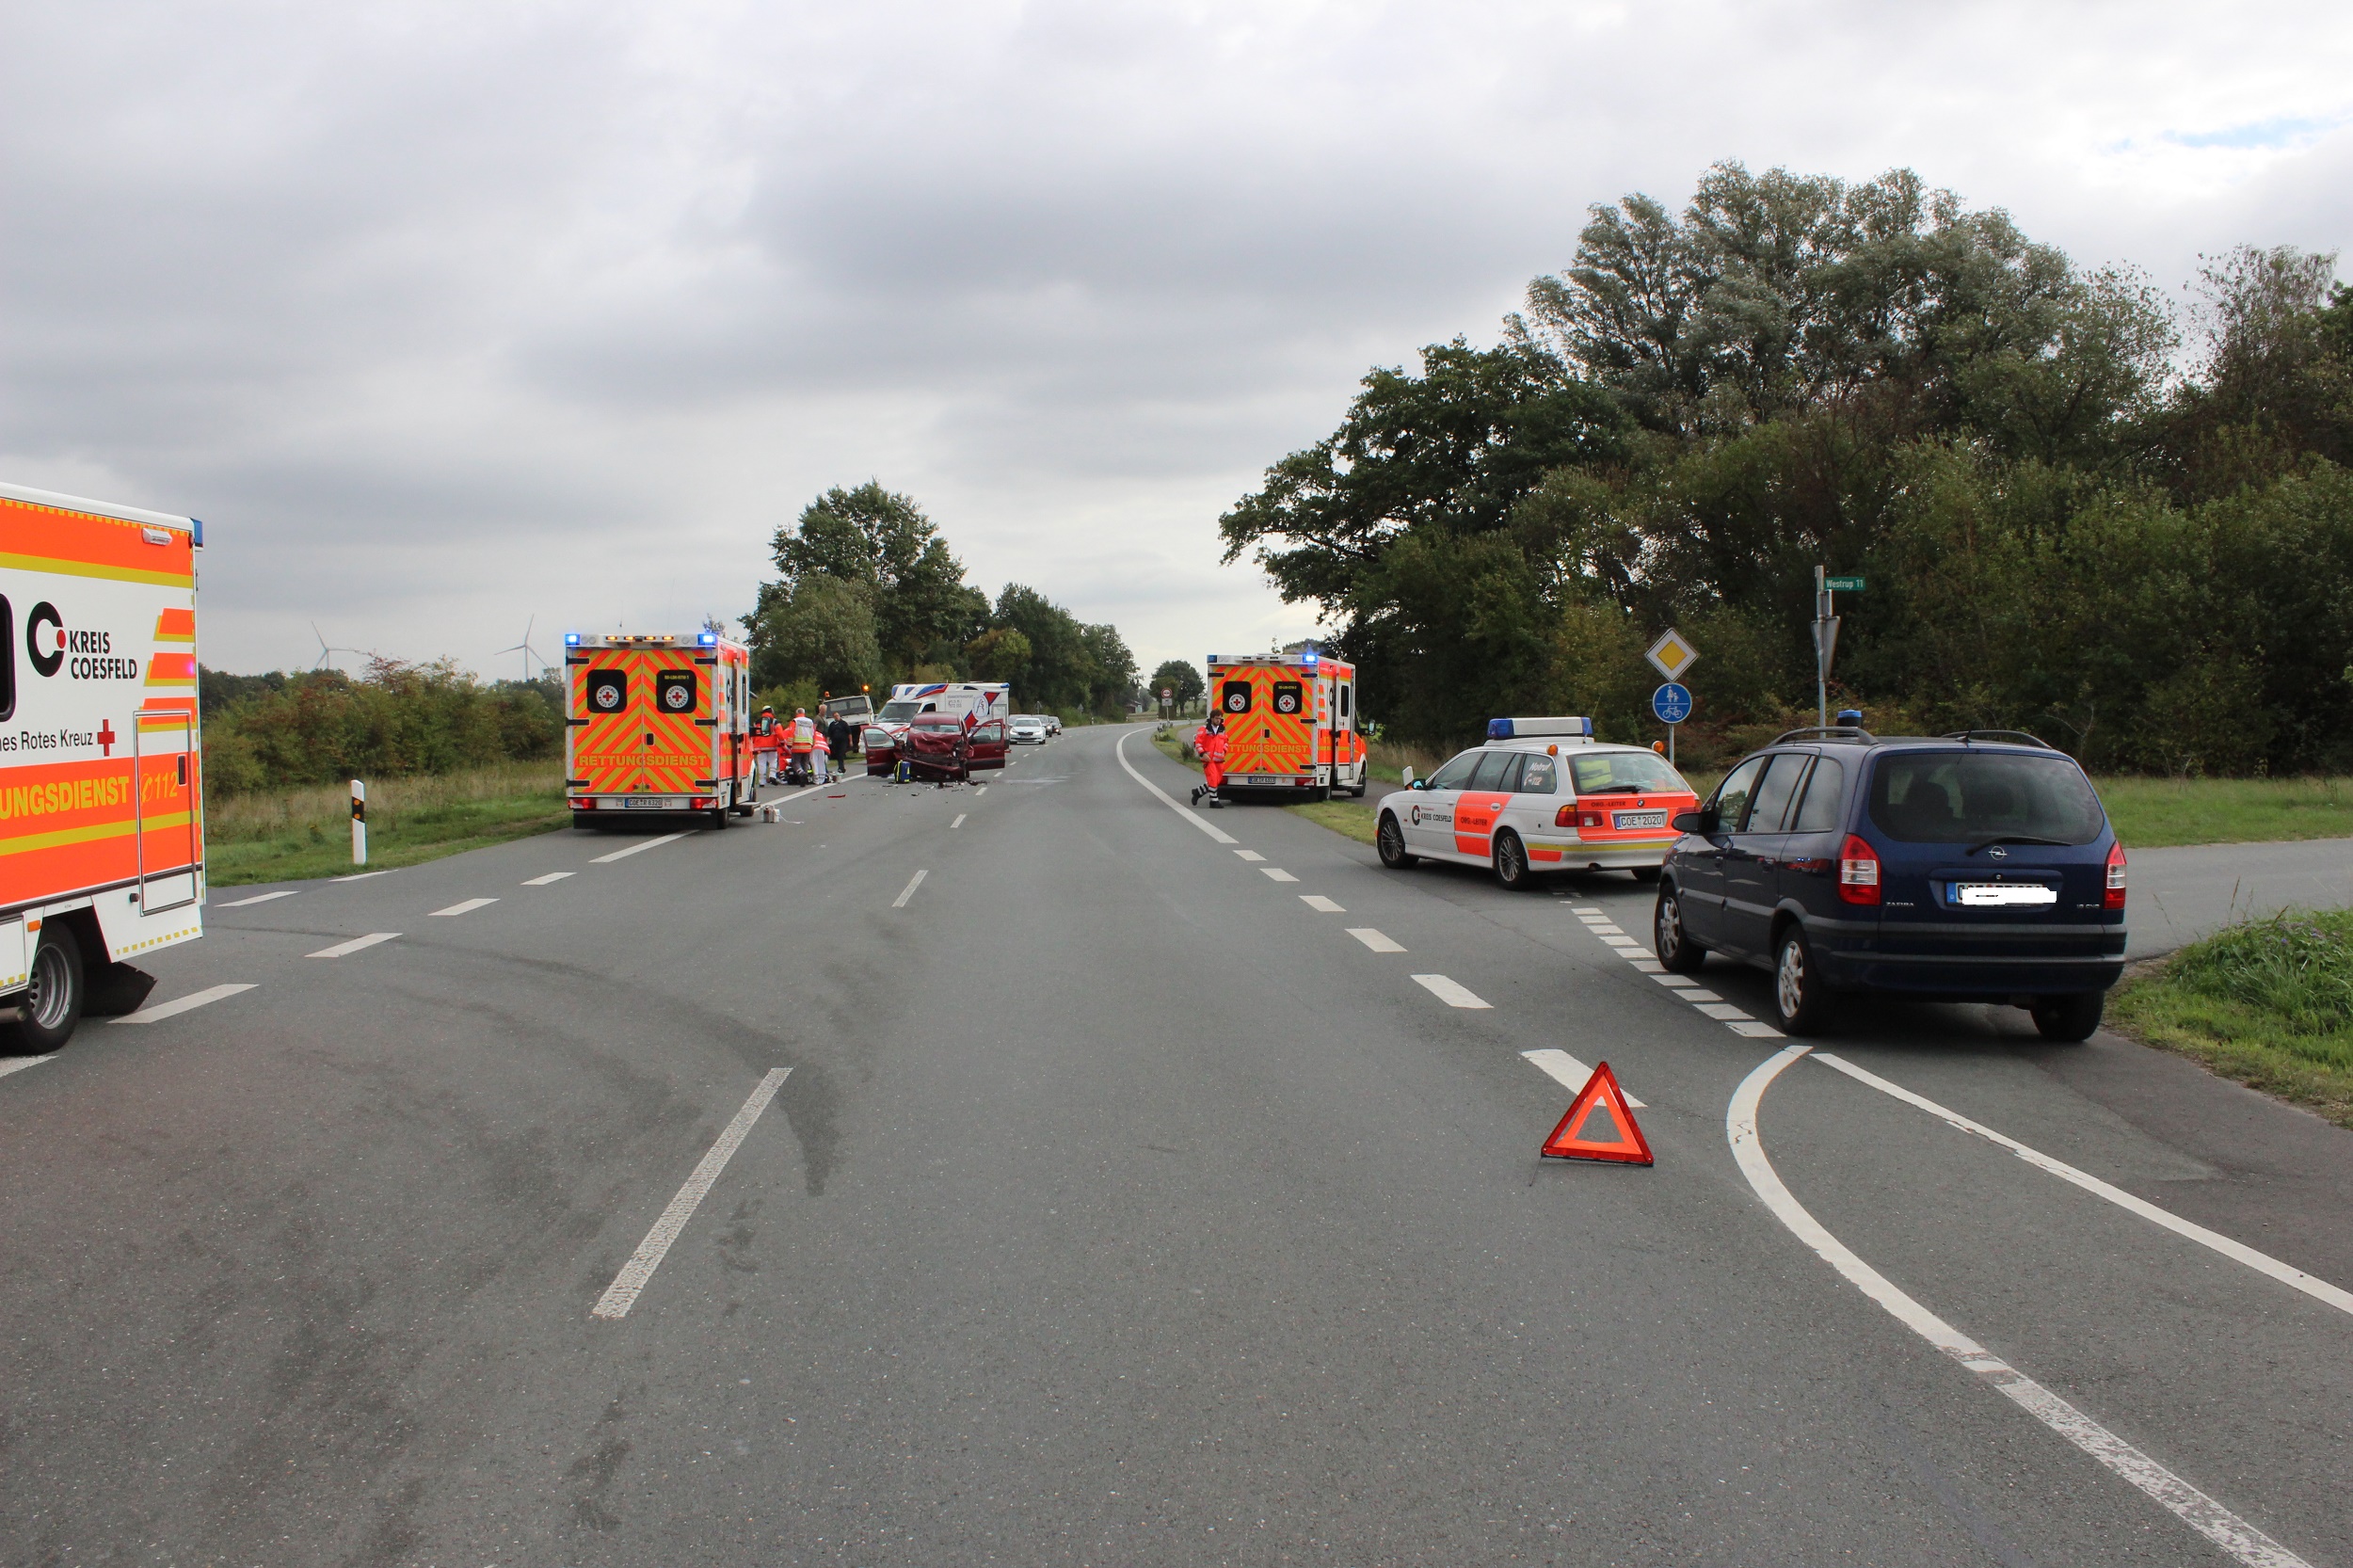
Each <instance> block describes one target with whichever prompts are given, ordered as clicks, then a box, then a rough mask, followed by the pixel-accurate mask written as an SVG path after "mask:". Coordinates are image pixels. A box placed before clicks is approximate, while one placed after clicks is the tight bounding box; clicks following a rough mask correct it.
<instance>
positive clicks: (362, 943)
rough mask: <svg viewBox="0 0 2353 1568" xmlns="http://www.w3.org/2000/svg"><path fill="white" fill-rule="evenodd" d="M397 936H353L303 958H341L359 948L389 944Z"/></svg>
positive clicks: (391, 933) (376, 933)
mask: <svg viewBox="0 0 2353 1568" xmlns="http://www.w3.org/2000/svg"><path fill="white" fill-rule="evenodd" d="M399 935H400V933H399V932H397V931H371V932H369V933H368V934H367V935H366V936H354V937H353V938H352V939H351V940H350V941H348V942H337V943H336V944H335V945H334V946H333V947H331V948H321V949H319V950H318V952H312V953H305V954H304V955H303V956H305V957H307V958H341V957H342V956H344V954H345V953H347V952H359V951H360V949H361V948H372V947H374V946H376V943H378V942H389V941H391V940H392V938H393V937H395V936H399Z"/></svg>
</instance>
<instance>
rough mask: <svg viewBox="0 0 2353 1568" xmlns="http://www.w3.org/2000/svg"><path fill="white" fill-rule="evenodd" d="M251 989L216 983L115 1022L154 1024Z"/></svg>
mask: <svg viewBox="0 0 2353 1568" xmlns="http://www.w3.org/2000/svg"><path fill="white" fill-rule="evenodd" d="M251 989H253V987H252V986H251V985H250V984H237V985H215V986H213V987H212V988H211V989H209V990H203V991H192V992H190V993H189V994H188V995H186V996H184V997H179V998H175V999H174V1000H170V1001H159V1002H157V1003H156V1004H155V1005H154V1006H152V1007H142V1008H140V1009H139V1010H138V1011H137V1012H136V1013H126V1014H124V1015H123V1016H121V1017H120V1018H117V1019H116V1020H115V1022H117V1023H119V1024H152V1023H155V1022H158V1021H160V1020H162V1019H165V1018H168V1017H172V1016H176V1015H178V1014H182V1013H187V1012H192V1011H194V1010H195V1009H197V1008H199V1007H202V1006H204V1005H205V1004H206V1003H208V1002H216V1001H218V1000H221V999H222V998H223V997H233V996H235V995H236V994H237V993H238V992H239V991H250V990H251Z"/></svg>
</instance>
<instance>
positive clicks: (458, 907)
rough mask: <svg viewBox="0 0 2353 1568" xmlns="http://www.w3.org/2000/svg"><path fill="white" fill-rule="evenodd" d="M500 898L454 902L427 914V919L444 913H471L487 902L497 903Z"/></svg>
mask: <svg viewBox="0 0 2353 1568" xmlns="http://www.w3.org/2000/svg"><path fill="white" fill-rule="evenodd" d="M497 902H498V900H496V899H494V898H470V899H468V900H466V901H465V902H464V903H463V904H451V905H450V906H449V907H448V908H446V909H436V910H434V911H433V913H432V914H431V915H428V916H426V917H425V919H427V920H434V919H437V918H439V917H440V916H443V915H464V914H470V913H472V911H474V910H476V909H479V908H481V907H482V906H483V905H485V904H496V903H497Z"/></svg>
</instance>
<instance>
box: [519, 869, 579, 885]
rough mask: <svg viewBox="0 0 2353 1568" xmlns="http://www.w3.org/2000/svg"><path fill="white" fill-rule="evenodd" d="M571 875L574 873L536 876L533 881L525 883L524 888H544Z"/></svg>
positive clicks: (552, 873)
mask: <svg viewBox="0 0 2353 1568" xmlns="http://www.w3.org/2000/svg"><path fill="white" fill-rule="evenodd" d="M571 874H572V873H571V872H548V874H547V875H545V876H535V877H533V878H531V880H529V881H528V882H525V883H524V884H523V886H524V887H526V888H544V887H546V886H548V884H550V883H552V882H561V881H563V880H564V879H565V878H566V877H568V876H569V875H571Z"/></svg>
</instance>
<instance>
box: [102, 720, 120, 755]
mask: <svg viewBox="0 0 2353 1568" xmlns="http://www.w3.org/2000/svg"><path fill="white" fill-rule="evenodd" d="M115 739H116V736H115V726H114V721H113V720H112V719H100V720H99V721H98V753H99V755H100V756H102V757H112V756H113V755H114V754H115Z"/></svg>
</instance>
